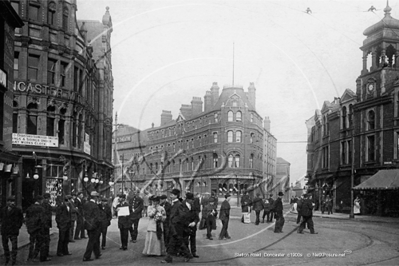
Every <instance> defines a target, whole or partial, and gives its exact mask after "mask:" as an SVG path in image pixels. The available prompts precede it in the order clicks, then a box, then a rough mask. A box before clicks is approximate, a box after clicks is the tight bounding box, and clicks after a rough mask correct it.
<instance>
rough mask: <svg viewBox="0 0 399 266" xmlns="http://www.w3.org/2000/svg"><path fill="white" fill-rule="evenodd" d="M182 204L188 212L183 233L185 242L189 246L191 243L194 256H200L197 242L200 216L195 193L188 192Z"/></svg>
mask: <svg viewBox="0 0 399 266" xmlns="http://www.w3.org/2000/svg"><path fill="white" fill-rule="evenodd" d="M182 206H183V208H184V209H185V213H186V215H185V226H184V233H183V239H184V243H185V245H186V246H187V247H188V246H189V245H190V251H191V255H193V257H194V258H199V256H198V255H197V244H196V234H197V224H198V222H199V216H198V212H197V209H196V207H195V205H194V194H193V193H191V192H187V193H186V199H185V200H183V202H182Z"/></svg>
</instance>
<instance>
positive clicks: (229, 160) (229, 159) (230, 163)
mask: <svg viewBox="0 0 399 266" xmlns="http://www.w3.org/2000/svg"><path fill="white" fill-rule="evenodd" d="M233 159H234V157H233V155H231V154H230V155H229V157H228V166H229V167H233Z"/></svg>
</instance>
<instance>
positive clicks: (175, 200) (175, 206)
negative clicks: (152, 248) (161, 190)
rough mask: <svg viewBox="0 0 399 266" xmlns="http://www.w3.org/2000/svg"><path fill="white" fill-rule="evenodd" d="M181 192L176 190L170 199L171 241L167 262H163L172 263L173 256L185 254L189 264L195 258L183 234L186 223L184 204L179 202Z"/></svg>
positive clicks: (172, 192)
mask: <svg viewBox="0 0 399 266" xmlns="http://www.w3.org/2000/svg"><path fill="white" fill-rule="evenodd" d="M179 197H180V190H178V189H176V188H174V189H173V190H172V191H171V194H170V198H171V200H172V208H171V210H170V224H169V230H170V231H169V233H170V240H169V244H168V249H167V251H166V252H167V256H166V258H165V260H163V261H162V262H163V263H164V262H166V263H172V262H173V258H172V255H173V256H176V255H177V253H178V252H179V253H180V254H183V255H184V257H185V259H184V261H185V262H188V261H189V260H190V259H192V258H193V256H192V255H191V253H190V251H189V250H188V248H187V246H186V245H185V243H184V241H183V232H184V223H185V217H184V216H185V213H184V209H183V207H182V203H181V202H180V200H179Z"/></svg>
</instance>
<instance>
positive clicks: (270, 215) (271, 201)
mask: <svg viewBox="0 0 399 266" xmlns="http://www.w3.org/2000/svg"><path fill="white" fill-rule="evenodd" d="M267 200H268V201H269V204H270V208H269V211H266V209H265V212H266V215H267V216H266V222H267V223H271V222H273V216H274V212H273V211H272V208H273V206H274V199H273V194H270V197H269V198H268V199H267ZM263 219H265V213H264V214H263Z"/></svg>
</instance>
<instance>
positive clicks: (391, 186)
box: [353, 169, 399, 190]
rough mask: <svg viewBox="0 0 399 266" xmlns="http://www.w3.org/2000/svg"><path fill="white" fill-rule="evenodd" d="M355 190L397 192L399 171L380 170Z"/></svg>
mask: <svg viewBox="0 0 399 266" xmlns="http://www.w3.org/2000/svg"><path fill="white" fill-rule="evenodd" d="M353 189H354V190H395V189H399V169H390V170H380V171H378V172H377V173H376V174H375V175H373V176H371V177H370V178H369V179H367V180H366V181H364V182H363V183H361V184H359V185H357V186H356V187H354V188H353Z"/></svg>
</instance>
